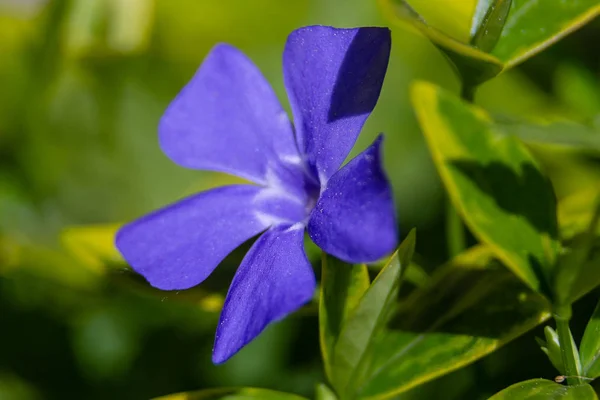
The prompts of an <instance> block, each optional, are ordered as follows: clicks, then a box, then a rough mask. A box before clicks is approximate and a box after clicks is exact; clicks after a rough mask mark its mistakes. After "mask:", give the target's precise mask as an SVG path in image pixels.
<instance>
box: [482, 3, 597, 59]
mask: <svg viewBox="0 0 600 400" xmlns="http://www.w3.org/2000/svg"><path fill="white" fill-rule="evenodd" d="M598 14H600V4H598V0H576V1H574V0H570V1H547V0H513V4H512V8H511V10H510V14H509V15H508V18H507V20H506V24H505V25H504V29H503V31H502V36H501V37H500V40H499V41H498V43H497V44H496V47H494V50H493V51H492V54H493V55H494V56H496V57H497V58H498V59H500V60H502V62H503V63H504V64H505V65H506V68H510V67H512V66H514V65H516V64H518V63H520V62H522V61H524V60H526V59H528V58H530V57H532V56H533V55H535V54H537V53H539V52H540V51H542V50H544V49H545V48H546V47H548V46H550V45H551V44H553V43H555V42H557V41H558V40H560V39H561V38H562V37H563V36H565V35H567V34H569V33H570V32H572V31H574V30H576V29H577V28H579V27H581V26H582V25H584V24H585V23H587V22H589V21H591V20H592V19H594V18H595V17H596V16H597V15H598Z"/></svg>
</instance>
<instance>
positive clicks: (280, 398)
mask: <svg viewBox="0 0 600 400" xmlns="http://www.w3.org/2000/svg"><path fill="white" fill-rule="evenodd" d="M303 399H305V398H304V397H300V396H297V395H295V394H290V393H282V392H275V391H272V390H266V389H254V388H237V389H208V390H200V391H197V392H187V393H178V394H172V395H169V396H163V397H157V398H156V399H155V400H303Z"/></svg>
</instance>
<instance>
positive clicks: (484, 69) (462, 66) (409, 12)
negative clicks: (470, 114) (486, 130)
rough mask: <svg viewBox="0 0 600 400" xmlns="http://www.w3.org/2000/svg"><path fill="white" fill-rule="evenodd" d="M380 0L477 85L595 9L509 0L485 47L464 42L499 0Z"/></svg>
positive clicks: (571, 1)
mask: <svg viewBox="0 0 600 400" xmlns="http://www.w3.org/2000/svg"><path fill="white" fill-rule="evenodd" d="M379 3H380V5H381V7H382V9H383V12H384V14H385V15H386V17H387V18H388V19H389V20H390V21H391V22H392V23H400V24H401V25H403V26H406V25H407V24H408V25H411V26H412V27H413V28H416V29H417V30H418V31H420V32H421V33H422V34H423V35H425V36H426V37H427V38H428V39H429V40H431V41H432V42H433V43H434V44H435V45H436V46H437V47H438V48H439V49H440V50H442V51H443V52H444V53H445V54H446V55H447V56H448V58H449V59H450V60H451V61H452V63H453V64H454V66H455V67H456V71H457V73H458V75H459V76H460V77H461V79H462V80H463V85H466V86H477V85H479V84H481V83H483V82H485V81H486V80H488V79H491V78H493V77H494V76H496V75H498V74H499V73H500V72H502V71H503V70H505V69H508V68H511V67H513V66H515V65H516V64H518V63H520V62H522V61H524V60H526V59H527V58H530V57H531V56H533V55H535V54H537V53H538V52H540V51H542V50H543V49H545V48H547V47H548V46H550V45H551V44H553V43H555V42H556V41H558V40H560V39H561V38H562V37H563V36H565V35H567V34H569V33H570V32H572V31H574V30H575V29H577V28H579V27H581V26H582V25H584V24H585V23H587V22H589V21H591V20H592V19H593V18H594V17H596V16H597V15H598V14H600V4H598V1H597V0H568V1H558V0H557V1H554V0H552V1H550V0H513V1H512V5H511V8H510V11H509V13H508V16H507V17H506V20H505V23H504V24H501V25H502V29H501V34H500V37H499V38H497V32H496V34H495V35H494V41H493V42H495V43H486V44H485V46H483V48H485V49H486V50H487V51H489V53H486V52H484V51H482V50H479V49H477V48H475V47H473V46H471V45H469V44H468V43H469V42H470V41H471V36H472V35H474V34H476V32H479V29H478V28H479V27H480V24H481V21H483V20H484V15H486V14H488V11H489V7H491V6H492V5H494V4H495V3H498V4H500V3H502V4H504V2H499V1H498V2H494V1H490V0H479V1H478V2H477V4H475V5H474V4H473V3H474V2H473V1H472V0H468V1H465V2H462V1H454V0H438V1H435V2H434V1H428V0H420V1H416V0H379ZM463 3H464V5H463ZM475 11H476V12H475ZM468 15H471V19H469V18H467V16H468ZM496 28H500V26H497V27H496ZM496 30H498V29H496ZM469 32H470V34H468V33H469ZM496 39H497V41H496ZM492 47H493V49H492Z"/></svg>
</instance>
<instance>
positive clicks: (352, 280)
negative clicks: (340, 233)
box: [319, 253, 370, 380]
mask: <svg viewBox="0 0 600 400" xmlns="http://www.w3.org/2000/svg"><path fill="white" fill-rule="evenodd" d="M369 284H370V281H369V271H368V270H367V267H366V265H351V264H347V263H345V262H343V261H340V260H338V259H336V258H335V257H332V256H330V255H327V254H326V253H323V261H322V263H321V295H320V300H319V333H320V341H321V353H322V355H323V363H324V366H325V373H326V375H327V377H328V378H329V379H330V380H331V379H332V371H331V363H332V358H333V350H334V348H335V345H336V343H337V340H338V337H339V335H340V332H341V330H342V325H343V323H344V321H345V320H346V318H347V317H348V315H349V314H350V312H351V311H352V310H354V308H355V307H356V305H357V304H358V302H359V301H360V299H361V297H362V296H363V294H364V293H365V292H366V291H367V289H368V288H369Z"/></svg>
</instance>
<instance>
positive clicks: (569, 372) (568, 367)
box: [554, 305, 583, 386]
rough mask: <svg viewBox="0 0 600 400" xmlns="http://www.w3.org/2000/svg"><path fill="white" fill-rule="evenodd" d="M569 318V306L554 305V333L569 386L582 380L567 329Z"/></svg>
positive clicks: (570, 336)
mask: <svg viewBox="0 0 600 400" xmlns="http://www.w3.org/2000/svg"><path fill="white" fill-rule="evenodd" d="M570 319H571V306H570V305H569V306H561V307H556V308H555V310H554V320H555V321H556V333H557V334H558V341H559V343H560V353H561V355H562V361H563V365H564V367H565V371H564V373H565V375H566V377H567V383H568V384H569V385H570V386H574V385H581V384H583V381H582V380H581V378H580V377H579V374H580V371H579V368H578V366H577V361H576V360H575V354H576V353H575V352H576V351H577V349H576V348H575V346H574V342H573V336H572V335H571V330H570V329H569V320H570Z"/></svg>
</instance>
